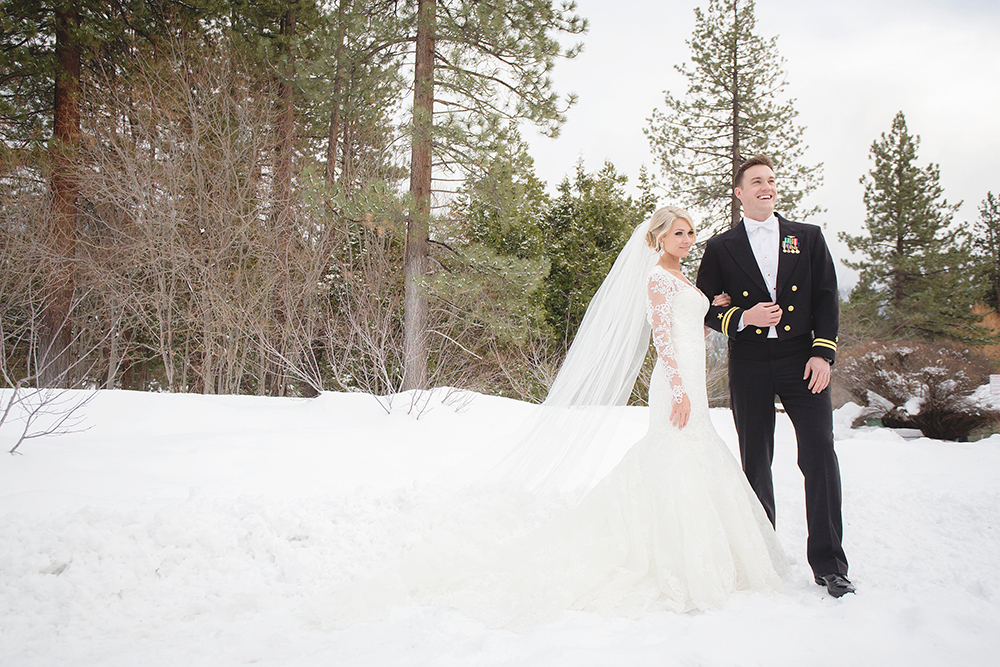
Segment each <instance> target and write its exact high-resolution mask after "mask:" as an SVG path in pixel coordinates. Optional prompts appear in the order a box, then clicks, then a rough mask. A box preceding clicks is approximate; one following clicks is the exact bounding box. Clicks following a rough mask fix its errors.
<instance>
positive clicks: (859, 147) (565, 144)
mask: <svg viewBox="0 0 1000 667" xmlns="http://www.w3.org/2000/svg"><path fill="white" fill-rule="evenodd" d="M707 5H708V2H707V0H578V10H579V13H580V14H581V15H582V16H585V17H587V18H588V19H589V20H590V30H589V31H588V33H587V34H586V35H584V36H583V37H582V41H583V43H584V51H583V53H582V54H581V55H579V56H578V57H577V58H576V59H574V60H570V61H561V62H560V63H559V64H558V65H557V66H556V69H555V72H554V73H553V79H554V81H555V84H556V88H557V90H559V91H560V92H562V93H568V92H574V93H576V94H577V95H578V96H579V101H578V103H577V104H576V106H574V107H573V108H572V109H570V111H569V114H568V120H567V122H566V124H565V125H564V126H563V129H562V133H561V135H560V136H559V138H557V139H555V140H553V139H548V138H546V137H541V136H537V135H536V134H535V133H534V132H533V131H532V130H528V131H526V133H525V134H526V137H527V138H528V139H529V142H530V143H531V152H532V155H533V156H534V158H535V167H536V172H537V174H538V176H539V177H540V178H542V179H543V180H545V181H547V182H548V184H549V186H550V189H552V188H554V186H555V185H556V184H557V183H558V182H559V181H561V180H562V178H563V177H564V176H566V175H567V174H570V173H571V172H572V171H573V169H574V165H575V164H576V162H577V161H578V160H580V159H583V160H584V164H585V167H586V169H587V171H596V170H597V169H599V168H600V167H601V165H602V164H603V163H604V161H605V160H610V161H611V162H612V163H614V165H615V167H616V168H618V170H619V171H621V172H624V173H626V174H628V175H629V176H630V178H631V180H630V191H632V188H634V186H635V177H636V175H637V174H638V171H639V167H640V165H643V164H645V165H647V166H648V167H650V168H651V170H652V171H654V172H656V173H657V174H659V168H658V166H657V165H656V164H655V163H654V162H653V158H652V155H651V153H650V151H649V144H648V142H647V140H646V137H645V136H644V135H643V128H645V127H646V126H647V124H648V123H647V119H648V118H649V116H650V114H651V113H652V110H653V109H654V108H660V109H662V108H663V91H664V90H669V91H671V92H672V93H673V94H674V95H676V96H682V95H683V94H684V93H685V91H686V90H687V85H686V84H687V80H686V79H685V78H684V77H682V76H681V75H680V74H678V73H677V72H676V70H675V69H674V65H676V64H679V63H681V62H684V61H688V60H690V49H689V47H688V46H687V44H686V43H685V42H686V40H687V39H688V38H689V37H690V35H691V32H692V30H693V28H694V8H695V7H696V6H703V7H707ZM756 7H757V11H756V15H757V33H758V34H759V35H760V36H762V37H764V38H765V39H768V38H770V37H772V36H775V35H777V36H778V52H779V53H780V54H781V56H782V57H784V59H785V61H786V62H785V73H786V75H787V79H788V87H787V89H786V94H787V95H788V96H789V97H791V98H794V99H795V100H796V103H795V106H796V109H797V110H798V111H799V117H798V121H799V123H800V124H801V125H802V126H804V127H805V128H806V130H805V138H804V140H805V143H806V144H808V146H809V149H808V151H807V153H806V158H805V159H806V161H808V162H809V163H816V162H823V163H824V171H823V174H824V181H823V185H822V187H821V188H819V189H818V190H817V191H816V192H815V193H814V194H813V195H812V198H811V202H810V203H816V204H819V205H821V206H823V207H825V208H826V209H827V212H826V213H825V214H823V215H822V216H819V217H817V218H815V219H813V220H810V222H815V223H823V224H825V225H826V230H827V231H826V237H827V240H828V242H829V243H830V246H831V249H832V251H833V254H834V256H835V257H836V258H837V259H842V258H845V257H849V253H848V251H847V248H846V246H845V245H843V244H841V243H840V242H839V241H837V239H836V232H838V231H841V230H844V231H848V232H851V233H858V232H859V231H860V230H861V228H862V225H863V223H864V216H865V207H864V202H863V201H862V192H863V189H862V186H861V185H860V184H859V182H858V179H859V178H860V177H861V176H862V175H863V174H866V173H867V172H868V170H869V169H870V168H871V166H872V165H871V162H870V160H869V148H870V147H871V144H872V142H873V141H874V140H876V139H877V138H879V136H880V135H881V134H882V133H883V132H886V133H888V132H889V130H890V128H891V125H892V119H893V117H894V116H895V114H896V112H897V111H900V110H902V111H903V113H904V114H906V120H907V125H908V127H909V130H910V133H911V134H916V135H919V136H920V139H921V143H920V147H919V153H918V164H919V165H920V166H925V165H927V164H928V163H930V162H935V163H937V164H939V165H940V168H941V183H942V185H943V187H944V190H945V196H946V197H947V199H948V201H949V202H956V201H958V200H964V205H963V206H962V208H961V210H960V211H959V214H958V216H957V218H958V219H961V220H973V219H976V218H978V207H979V203H980V202H981V201H982V200H983V198H984V197H985V196H986V193H987V191H992V192H993V193H994V194H1000V0H950V1H947V2H929V1H926V0H837V1H831V2H813V1H812V0H797V1H796V0H758V2H757V4H756ZM778 176H779V187H780V174H779V175H778ZM661 180H662V179H661ZM660 203H661V204H667V203H674V200H672V199H671V198H670V196H669V194H668V193H662V194H661V197H660ZM677 203H683V202H677ZM839 272H840V276H841V282H842V283H846V284H852V283H853V282H855V281H856V278H855V277H854V273H853V272H852V271H850V270H848V269H846V268H844V267H843V266H841V267H840V270H839Z"/></svg>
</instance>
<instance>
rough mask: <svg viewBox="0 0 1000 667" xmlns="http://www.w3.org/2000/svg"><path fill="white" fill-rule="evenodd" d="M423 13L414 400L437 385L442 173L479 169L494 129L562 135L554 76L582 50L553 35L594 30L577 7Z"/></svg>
mask: <svg viewBox="0 0 1000 667" xmlns="http://www.w3.org/2000/svg"><path fill="white" fill-rule="evenodd" d="M408 7H410V8H411V9H412V4H411V5H408ZM415 10H416V11H415V12H414V16H413V20H412V24H413V25H414V26H415V30H414V31H413V32H412V39H413V41H414V43H415V56H414V68H413V69H414V88H413V91H414V92H413V117H412V120H413V122H412V138H411V148H412V151H411V157H410V197H411V200H412V203H411V211H410V215H409V218H408V220H407V235H406V261H405V272H406V296H405V304H404V312H405V315H404V342H403V347H404V352H403V357H404V373H403V389H404V390H405V389H414V388H423V387H425V386H426V385H427V380H428V375H427V359H428V348H427V329H428V301H427V291H426V289H425V287H424V284H423V283H424V281H425V278H426V276H427V272H428V253H429V250H428V248H429V246H428V240H429V231H430V215H431V192H432V184H433V171H434V169H435V166H436V167H437V168H438V169H440V168H442V167H443V168H444V170H446V171H449V170H450V171H451V172H452V173H454V172H455V171H456V170H457V171H458V172H459V174H461V173H462V172H463V171H464V168H466V167H471V166H472V165H474V164H475V163H477V162H478V160H477V155H476V153H477V150H476V146H477V144H478V143H479V142H480V141H481V138H482V135H483V132H484V129H485V130H489V129H490V128H494V127H498V128H501V129H502V127H503V126H504V125H506V124H511V123H514V124H516V123H518V122H520V121H521V120H527V121H530V122H532V123H534V124H536V125H538V126H540V127H542V128H543V129H545V130H546V131H548V132H549V133H551V134H555V133H556V132H557V130H558V128H559V126H560V125H561V124H562V122H563V120H564V116H563V113H564V111H565V109H566V107H567V103H565V102H561V101H560V99H559V97H558V96H557V95H556V94H555V93H554V92H553V90H552V80H551V79H550V78H549V72H550V71H551V69H552V66H553V64H554V61H555V59H556V58H557V57H560V56H564V57H572V56H574V55H575V54H576V53H577V52H578V51H579V49H578V47H571V48H569V49H567V50H564V49H563V48H562V47H561V46H560V44H559V42H558V41H557V39H556V38H555V37H554V36H553V35H554V34H558V33H568V34H578V33H581V32H583V31H584V30H585V29H586V22H585V21H584V20H582V19H581V18H579V17H578V16H576V14H575V13H574V11H575V4H574V3H572V2H564V3H562V4H561V5H558V6H556V3H554V2H553V1H552V0H502V1H497V2H490V3H477V2H463V1H459V0H417V2H416V7H415ZM571 101H572V100H570V102H571ZM449 168H450V169H449Z"/></svg>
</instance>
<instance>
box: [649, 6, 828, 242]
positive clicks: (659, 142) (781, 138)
mask: <svg viewBox="0 0 1000 667" xmlns="http://www.w3.org/2000/svg"><path fill="white" fill-rule="evenodd" d="M756 23H757V21H756V18H755V16H754V3H753V1H752V0H744V1H743V2H741V1H740V0H709V3H708V9H707V10H706V11H702V9H701V8H696V9H695V29H694V34H693V35H692V36H691V39H689V40H688V41H687V44H688V46H690V47H691V61H692V63H691V64H690V65H688V64H686V63H685V64H683V65H679V66H677V67H676V69H677V71H678V72H680V73H681V74H683V75H684V76H685V77H686V78H687V80H688V90H687V95H686V96H684V97H674V96H673V95H671V94H670V93H669V92H667V93H665V97H664V104H665V106H666V109H665V111H660V110H658V109H657V110H654V111H653V115H652V117H651V118H650V119H649V126H648V127H647V128H646V129H645V133H646V136H647V137H648V139H649V143H650V148H651V150H652V151H653V154H654V155H655V156H656V158H657V160H658V161H659V163H660V167H661V170H662V172H663V175H664V176H665V177H666V179H667V182H668V184H669V185H670V191H671V192H672V193H674V194H675V196H677V197H678V198H679V201H678V202H677V203H678V204H681V205H683V206H686V207H689V208H691V209H692V210H693V211H697V212H698V213H700V214H701V215H702V216H703V225H702V229H703V230H704V232H706V233H705V234H704V237H705V238H707V237H708V236H711V235H712V234H713V233H717V232H719V231H722V230H724V229H728V228H729V227H730V226H731V225H735V224H737V223H738V222H739V219H740V214H739V202H738V200H736V199H735V197H734V196H733V177H734V176H735V174H736V170H737V169H738V168H739V166H740V164H742V163H743V161H744V160H746V159H747V158H749V157H750V156H752V155H755V154H758V153H764V154H767V155H770V156H771V158H772V159H774V161H775V165H776V167H777V173H778V178H779V184H780V187H779V189H778V196H779V201H778V209H779V210H780V211H781V212H782V213H784V214H786V215H787V216H789V217H791V218H803V217H808V216H809V215H813V214H815V213H818V212H819V211H820V209H819V208H817V207H812V208H802V201H803V199H804V197H805V196H806V195H808V194H809V193H810V192H812V191H813V190H814V189H815V188H816V187H817V186H818V185H819V183H820V181H821V175H820V170H821V166H822V165H813V166H810V165H805V164H803V163H802V162H801V160H802V156H803V153H804V152H805V149H806V146H805V144H804V143H802V134H803V129H802V128H801V127H799V126H798V125H796V124H795V118H796V116H797V115H798V112H797V111H796V110H795V108H794V105H793V100H788V101H783V102H782V101H780V98H781V95H782V92H783V91H784V88H785V86H786V82H785V74H784V72H783V70H782V66H783V63H784V60H783V59H782V58H781V56H779V55H778V50H777V37H772V38H771V39H770V40H765V39H763V38H762V37H760V36H759V35H757V34H756V32H755V29H756Z"/></svg>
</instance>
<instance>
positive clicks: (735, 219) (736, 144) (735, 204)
mask: <svg viewBox="0 0 1000 667" xmlns="http://www.w3.org/2000/svg"><path fill="white" fill-rule="evenodd" d="M738 21H739V14H738V12H737V8H736V2H733V63H732V65H733V83H732V86H733V164H732V174H733V177H732V183H733V187H736V172H738V171H739V169H740V162H741V160H740V85H739V84H740V79H739V39H738V37H739V23H738ZM729 195H730V198H731V201H730V203H729V212H730V218H731V219H730V222H729V226H730V228H732V227H735V226H736V225H738V224H740V218H742V217H743V216H742V215H741V214H740V200H739V199H737V198H736V195H735V193H733V192H732V191H730V193H729Z"/></svg>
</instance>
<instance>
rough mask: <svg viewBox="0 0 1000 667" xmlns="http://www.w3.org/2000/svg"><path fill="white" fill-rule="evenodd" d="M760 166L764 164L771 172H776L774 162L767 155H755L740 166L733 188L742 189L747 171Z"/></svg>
mask: <svg viewBox="0 0 1000 667" xmlns="http://www.w3.org/2000/svg"><path fill="white" fill-rule="evenodd" d="M759 164H762V165H764V166H765V167H767V168H768V169H770V170H771V171H774V160H772V159H771V158H769V157H768V156H766V155H754V156H753V157H752V158H750V159H748V160H747V161H746V162H744V163H743V164H741V165H740V168H739V169H738V170H737V172H736V178H735V179H733V187H734V188H738V187H740V183H741V182H742V181H743V174H744V173H745V172H746V170H747V169H749V168H750V167H756V166H757V165H759Z"/></svg>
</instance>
